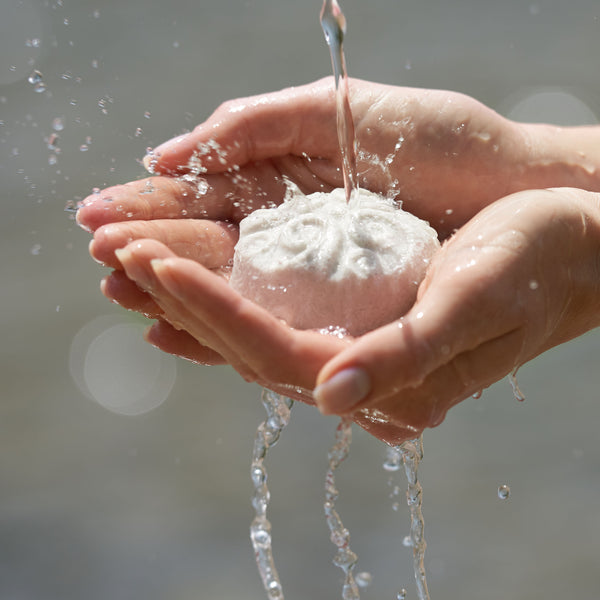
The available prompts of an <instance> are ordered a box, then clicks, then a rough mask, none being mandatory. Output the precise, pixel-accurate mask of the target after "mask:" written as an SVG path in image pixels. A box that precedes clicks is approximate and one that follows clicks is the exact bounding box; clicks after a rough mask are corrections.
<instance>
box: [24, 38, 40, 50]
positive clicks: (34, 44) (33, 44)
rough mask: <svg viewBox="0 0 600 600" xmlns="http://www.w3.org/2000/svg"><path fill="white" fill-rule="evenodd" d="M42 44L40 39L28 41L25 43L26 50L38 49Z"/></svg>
mask: <svg viewBox="0 0 600 600" xmlns="http://www.w3.org/2000/svg"><path fill="white" fill-rule="evenodd" d="M41 44H42V42H41V40H40V38H32V39H30V40H26V41H25V45H26V46H27V47H28V48H39V47H40V46H41Z"/></svg>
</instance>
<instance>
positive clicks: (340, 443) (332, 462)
mask: <svg viewBox="0 0 600 600" xmlns="http://www.w3.org/2000/svg"><path fill="white" fill-rule="evenodd" d="M351 442H352V420H351V419H341V420H340V422H339V424H338V426H337V429H336V431H335V443H334V444H333V446H332V447H331V450H330V451H329V454H328V459H329V468H328V469H327V475H326V476H325V504H324V508H325V517H326V519H327V526H328V527H329V533H330V538H331V541H332V542H333V543H334V544H335V546H336V547H337V553H336V555H335V557H334V559H333V564H334V565H336V566H338V567H339V568H340V569H342V571H343V572H344V584H343V588H342V598H343V600H359V599H360V595H359V592H358V586H357V583H356V581H355V579H354V574H353V569H354V566H355V565H356V561H357V560H358V557H357V556H356V554H355V553H354V552H353V551H352V550H351V549H350V532H349V531H348V530H347V529H346V528H345V527H344V524H343V523H342V520H341V519H340V516H339V514H338V513H337V511H336V510H335V502H336V500H337V497H338V490H337V488H336V487H335V471H336V469H337V468H338V467H339V466H340V464H341V463H342V462H343V461H344V460H345V459H346V458H347V456H348V453H349V452H350V443H351Z"/></svg>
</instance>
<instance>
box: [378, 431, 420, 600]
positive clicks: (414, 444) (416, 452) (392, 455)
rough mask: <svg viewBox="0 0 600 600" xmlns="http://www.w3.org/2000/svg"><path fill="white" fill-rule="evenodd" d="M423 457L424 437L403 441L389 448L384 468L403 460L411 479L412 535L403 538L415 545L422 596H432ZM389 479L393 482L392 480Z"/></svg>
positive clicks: (400, 595)
mask: <svg viewBox="0 0 600 600" xmlns="http://www.w3.org/2000/svg"><path fill="white" fill-rule="evenodd" d="M422 458H423V437H422V436H421V437H419V438H415V439H414V440H408V441H406V442H403V443H402V444H401V445H400V446H394V447H389V448H388V449H387V453H386V458H385V462H384V464H383V468H384V469H385V470H386V471H388V472H389V473H394V472H397V471H399V469H400V464H403V465H404V472H405V474H406V479H407V480H408V489H407V492H406V502H407V504H408V508H409V510H410V536H407V537H406V538H404V540H403V542H402V543H403V545H404V546H407V547H412V550H413V569H414V574H415V582H416V585H417V595H418V597H419V600H430V599H429V591H428V589H427V576H426V573H425V548H426V546H427V544H426V543H425V536H424V520H423V512H422V495H423V494H422V493H423V488H422V487H421V484H420V483H419V478H418V471H419V464H420V462H421V460H422ZM388 483H389V482H388ZM397 597H398V598H406V590H404V589H402V590H400V592H398V595H397Z"/></svg>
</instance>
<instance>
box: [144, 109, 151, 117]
mask: <svg viewBox="0 0 600 600" xmlns="http://www.w3.org/2000/svg"><path fill="white" fill-rule="evenodd" d="M151 116H152V114H151V113H150V111H149V110H147V111H146V112H145V113H144V118H145V119H149V118H150V117H151Z"/></svg>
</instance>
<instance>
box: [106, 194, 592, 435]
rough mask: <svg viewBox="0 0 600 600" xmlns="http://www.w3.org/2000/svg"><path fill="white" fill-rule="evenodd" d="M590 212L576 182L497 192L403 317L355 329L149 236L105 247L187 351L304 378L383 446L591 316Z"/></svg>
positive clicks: (262, 374)
mask: <svg viewBox="0 0 600 600" xmlns="http://www.w3.org/2000/svg"><path fill="white" fill-rule="evenodd" d="M599 213H600V202H599V200H598V196H597V195H596V194H592V193H589V192H583V191H581V190H571V189H558V190H538V191H527V192H522V193H518V194H514V195H511V196H508V197H506V198H504V199H501V200H499V201H497V202H496V203H494V204H493V205H491V206H489V207H488V208H487V209H485V210H483V211H482V212H481V213H480V214H478V215H477V216H476V217H475V218H474V219H472V220H471V221H470V222H469V223H468V224H467V225H465V226H464V227H463V228H462V229H461V230H460V231H459V232H458V233H457V234H456V235H455V236H454V237H453V238H452V239H451V240H449V241H448V242H447V243H446V244H445V245H444V247H443V248H442V250H441V251H440V253H439V254H438V255H437V256H436V257H435V258H434V259H433V261H432V264H431V268H430V270H429V272H428V275H427V277H426V279H425V281H424V282H423V284H422V285H421V288H420V290H419V297H418V300H417V302H416V304H415V305H414V307H413V308H412V309H411V311H410V312H409V313H408V314H407V315H405V316H404V317H403V318H402V319H400V320H399V321H397V322H394V323H391V324H389V325H386V326H384V327H382V328H379V329H377V330H375V331H372V332H370V333H367V334H366V335H364V336H362V337H360V338H357V339H350V338H345V339H340V338H338V337H336V336H331V335H325V334H323V333H319V332H315V331H297V330H294V329H291V328H289V327H288V326H287V325H286V324H285V323H283V322H282V321H280V320H278V319H276V318H274V317H273V316H272V315H270V314H269V313H267V312H266V311H265V310H263V309H262V308H260V307H258V306H256V305H254V304H253V303H252V302H249V301H248V300H245V299H243V298H242V297H240V296H239V295H238V294H237V293H236V292H235V291H233V290H232V289H231V288H230V287H229V286H228V284H227V282H226V280H225V279H224V278H223V277H222V276H220V275H218V274H217V273H215V272H211V271H210V270H209V269H207V268H205V267H202V266H201V265H199V264H198V263H197V262H196V261H195V260H190V259H184V258H180V257H176V256H175V255H174V254H172V253H170V252H169V251H168V250H166V248H165V247H164V246H162V245H160V244H158V243H157V242H156V241H152V240H146V241H138V242H133V243H131V244H130V245H129V246H127V248H126V249H125V252H119V253H118V255H119V259H120V260H121V262H122V264H123V266H124V268H125V272H126V274H127V276H128V277H129V278H130V279H131V280H132V281H135V282H136V283H137V284H138V285H139V286H140V287H141V288H142V289H144V290H146V291H148V292H149V293H151V294H152V295H153V297H154V299H155V301H156V302H157V304H158V305H159V306H160V307H161V309H162V311H163V313H164V315H165V318H167V319H168V320H169V321H170V322H171V323H172V324H174V325H175V327H177V328H180V329H181V330H182V332H180V333H181V335H182V336H184V337H183V338H182V347H183V346H184V345H185V348H186V352H187V353H188V355H189V354H190V348H192V346H193V344H190V339H189V336H190V335H191V336H192V338H193V339H194V340H195V342H196V344H197V350H196V351H197V353H198V357H200V358H202V357H203V352H206V348H211V349H213V350H212V351H211V352H214V353H215V356H219V357H220V359H222V360H224V361H226V362H228V363H229V364H231V365H233V366H234V367H235V368H236V369H237V370H238V371H239V372H240V373H241V374H242V375H243V376H244V377H245V378H246V379H248V380H252V381H257V382H259V383H260V384H262V385H264V386H266V387H270V388H271V389H274V390H276V391H282V392H284V393H286V394H287V395H290V396H292V397H298V398H300V399H304V400H307V401H311V394H310V390H312V389H313V388H314V387H315V385H316V390H315V394H314V398H315V399H316V402H317V405H318V406H319V408H320V409H321V410H322V412H324V413H328V414H339V415H348V414H351V415H352V417H353V418H354V420H355V421H356V422H357V423H359V424H360V425H361V426H362V427H364V428H365V429H366V430H368V431H369V432H371V433H373V435H375V436H377V437H379V438H381V439H383V440H385V441H387V442H388V443H392V444H397V443H399V442H400V441H402V440H404V439H408V438H410V437H414V436H415V435H416V434H418V433H419V432H420V431H422V430H423V429H424V428H425V427H430V426H434V425H437V424H439V423H440V422H441V421H442V420H443V418H444V416H445V414H446V412H447V410H448V409H449V408H450V407H451V406H453V405H455V404H457V403H458V402H460V401H461V400H463V399H465V398H467V397H469V396H470V395H472V394H474V393H476V392H478V391H480V390H481V389H483V388H485V387H487V386H489V385H490V384H491V383H493V382H495V381H497V380H498V379H500V378H502V377H503V376H505V375H506V374H508V373H510V372H511V371H513V370H514V369H515V368H517V367H518V366H520V365H521V364H523V363H524V362H526V361H528V360H530V359H532V358H533V357H535V356H537V355H538V354H540V353H541V352H543V351H545V350H547V349H548V348H550V347H552V346H555V345H557V344H560V343H562V342H565V341H567V340H569V339H571V338H573V337H575V336H577V335H580V334H582V333H584V332H585V331H587V330H589V329H591V328H593V327H595V326H597V325H598V324H600V311H598V297H600V273H599V263H598V256H600V241H599V240H600V216H599ZM176 335H177V333H176V330H175V329H174V328H172V327H168V326H167V325H165V324H164V323H162V324H161V325H160V326H159V328H158V329H157V330H154V331H153V332H151V334H150V339H151V341H152V342H153V343H155V344H156V345H157V346H159V347H161V348H163V349H165V350H167V351H171V352H172V351H174V350H177V344H175V345H174V343H173V340H174V338H175V336H176ZM184 342H185V344H184ZM176 353H180V354H181V353H182V352H176ZM184 354H185V353H184ZM192 354H193V353H192ZM191 357H192V358H193V356H191ZM207 362H210V361H207Z"/></svg>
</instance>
